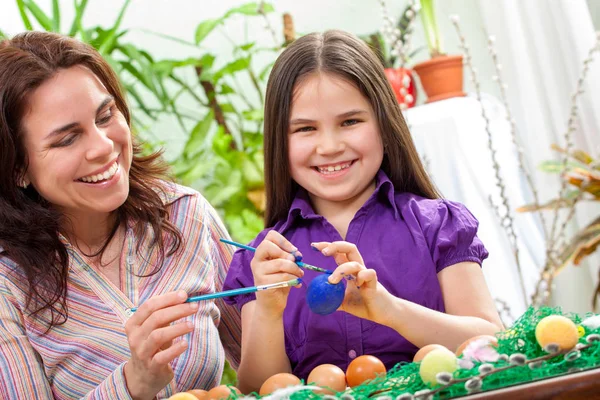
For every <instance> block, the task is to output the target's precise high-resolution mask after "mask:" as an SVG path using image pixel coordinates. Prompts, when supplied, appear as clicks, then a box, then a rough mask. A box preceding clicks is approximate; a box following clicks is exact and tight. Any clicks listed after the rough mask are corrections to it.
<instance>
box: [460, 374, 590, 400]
mask: <svg viewBox="0 0 600 400" xmlns="http://www.w3.org/2000/svg"><path fill="white" fill-rule="evenodd" d="M461 399H465V400H477V399H486V400H490V399H491V400H499V399H511V400H538V399H544V400H547V399H550V400H558V399H561V400H562V399H568V400H581V399H586V400H594V399H600V368H594V369H590V370H587V371H581V372H574V373H571V374H567V375H561V376H557V377H554V378H549V379H543V380H539V381H535V382H531V383H526V384H521V385H515V386H510V387H507V388H502V389H496V390H490V391H487V392H482V393H478V394H473V395H470V396H464V397H461Z"/></svg>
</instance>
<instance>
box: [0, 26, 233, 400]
mask: <svg viewBox="0 0 600 400" xmlns="http://www.w3.org/2000/svg"><path fill="white" fill-rule="evenodd" d="M0 171H2V172H0V398H3V399H4V398H6V399H9V398H10V399H17V398H40V399H41V398H44V399H46V398H56V399H79V398H90V399H127V398H133V399H153V398H156V397H158V398H162V397H168V396H169V395H170V394H171V393H174V392H177V391H183V390H188V389H192V388H210V387H212V386H215V385H217V384H218V383H219V380H220V378H221V374H222V368H223V362H224V356H225V353H226V354H227V358H228V359H229V360H230V362H231V363H232V364H233V365H234V366H236V365H237V363H238V361H239V352H240V317H239V314H238V312H237V311H236V310H235V309H234V308H232V307H230V306H226V305H225V304H224V303H222V302H219V301H217V302H216V303H213V302H202V303H185V300H186V299H187V296H188V295H190V294H200V293H209V292H214V291H219V290H221V286H222V282H223V280H224V278H225V275H226V272H227V266H228V265H229V261H230V259H231V253H230V249H228V248H227V247H226V246H221V245H220V244H219V243H220V242H219V240H218V239H219V238H220V237H223V236H225V237H227V233H226V231H225V228H224V227H223V225H222V223H221V221H220V220H219V217H218V215H217V214H216V213H215V211H214V209H213V208H212V207H211V206H210V205H209V204H208V203H207V202H206V200H205V199H204V198H203V197H202V196H201V195H200V194H199V193H197V192H195V191H193V190H191V189H187V188H184V187H180V186H177V185H175V184H173V183H169V182H167V181H165V180H164V179H165V172H166V168H165V165H164V164H163V163H162V162H161V159H160V154H156V153H155V154H152V155H150V156H142V155H141V152H140V148H139V146H138V145H137V144H136V143H135V141H134V140H133V138H132V135H131V130H130V113H129V109H128V108H127V105H126V103H125V98H124V95H123V93H122V91H121V89H120V86H119V83H118V80H117V77H116V75H115V73H114V72H113V71H112V70H111V68H110V66H109V65H108V63H107V62H106V61H105V60H103V59H102V57H101V56H100V55H99V53H98V52H97V51H96V50H94V49H93V48H92V47H90V46H88V45H86V44H83V43H81V42H79V41H77V40H75V39H72V38H68V37H65V36H61V35H57V34H51V33H42V32H28V33H23V34H20V35H17V36H15V37H14V38H13V39H10V40H4V41H3V42H0ZM137 305H141V306H140V307H139V309H138V310H137V311H136V312H135V313H130V312H129V311H128V310H129V309H130V308H131V307H133V306H137Z"/></svg>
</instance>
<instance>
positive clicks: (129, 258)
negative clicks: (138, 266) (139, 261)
mask: <svg viewBox="0 0 600 400" xmlns="http://www.w3.org/2000/svg"><path fill="white" fill-rule="evenodd" d="M127 264H129V265H132V264H133V256H127Z"/></svg>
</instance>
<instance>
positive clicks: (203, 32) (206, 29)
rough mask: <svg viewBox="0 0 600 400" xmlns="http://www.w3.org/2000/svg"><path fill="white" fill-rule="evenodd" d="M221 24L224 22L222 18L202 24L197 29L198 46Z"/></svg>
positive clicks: (208, 20)
mask: <svg viewBox="0 0 600 400" xmlns="http://www.w3.org/2000/svg"><path fill="white" fill-rule="evenodd" d="M221 22H223V19H222V18H217V19H207V20H206V21H202V22H200V24H199V25H198V27H197V28H196V35H195V38H196V45H198V44H200V42H202V41H203V40H204V38H206V37H207V36H208V34H209V33H211V32H212V31H213V30H214V29H215V28H216V27H217V26H218V25H219V24H220V23H221Z"/></svg>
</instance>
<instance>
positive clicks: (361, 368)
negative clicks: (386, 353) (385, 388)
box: [346, 355, 387, 387]
mask: <svg viewBox="0 0 600 400" xmlns="http://www.w3.org/2000/svg"><path fill="white" fill-rule="evenodd" d="M386 372H387V370H386V369H385V365H384V364H383V363H382V362H381V360H380V359H379V358H377V357H374V356H366V355H365V356H360V357H356V358H355V359H354V360H352V362H351V363H350V364H349V365H348V369H346V381H347V382H348V386H350V387H354V386H358V385H360V384H361V383H363V382H364V381H366V380H369V379H374V378H376V377H377V375H385V373H386Z"/></svg>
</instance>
